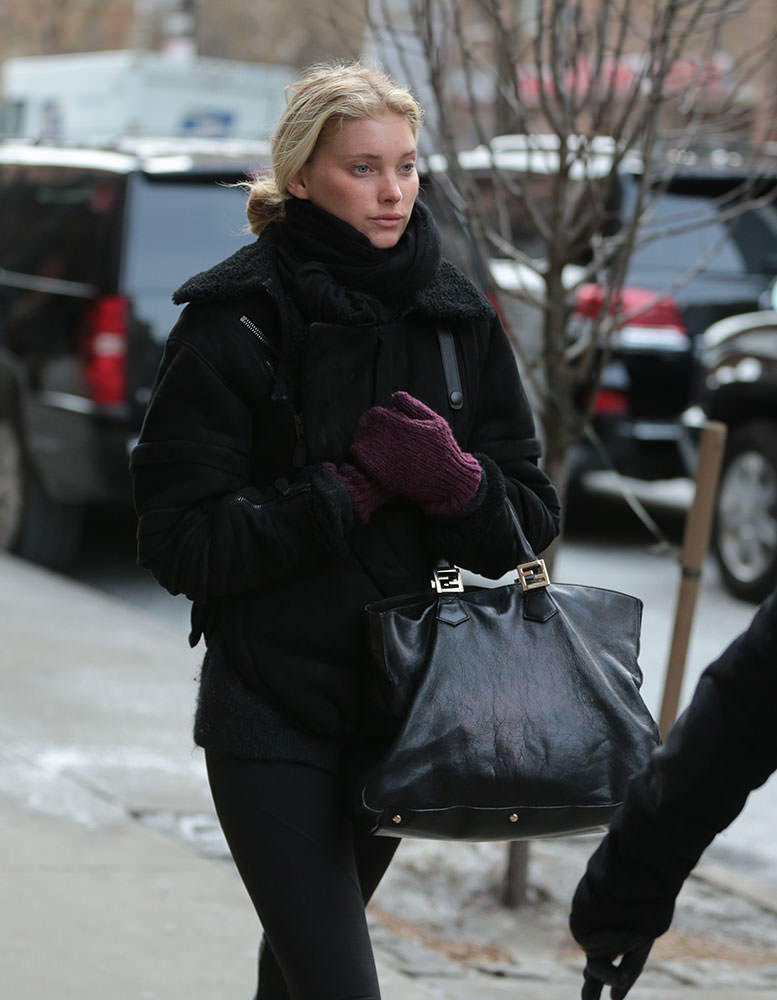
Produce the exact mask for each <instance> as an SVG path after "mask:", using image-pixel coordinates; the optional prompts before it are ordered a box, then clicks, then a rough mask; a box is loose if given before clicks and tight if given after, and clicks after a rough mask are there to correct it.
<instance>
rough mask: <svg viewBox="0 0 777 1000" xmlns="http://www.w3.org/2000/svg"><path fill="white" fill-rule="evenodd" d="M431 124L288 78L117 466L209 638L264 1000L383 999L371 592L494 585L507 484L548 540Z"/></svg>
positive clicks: (527, 447)
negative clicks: (427, 139) (367, 799)
mask: <svg viewBox="0 0 777 1000" xmlns="http://www.w3.org/2000/svg"><path fill="white" fill-rule="evenodd" d="M420 123H421V109H420V108H419V106H418V104H417V103H416V101H415V100H414V99H413V97H412V96H411V95H410V94H409V93H408V92H407V91H406V90H404V89H402V88H400V87H399V86H397V84H396V83H394V82H393V81H392V80H391V79H389V78H388V77H386V76H385V75H383V74H381V73H378V72H375V71H373V70H370V69H368V68H366V67H363V66H360V65H358V64H345V65H329V66H319V67H314V68H313V69H311V70H310V71H309V72H308V73H306V74H305V75H304V76H303V77H302V78H301V79H300V80H299V81H298V82H297V84H296V85H294V86H292V87H291V88H290V90H289V92H288V100H287V107H286V110H285V112H284V114H283V115H282V117H281V120H280V122H279V124H278V127H277V130H276V132H275V135H274V138H273V143H272V149H273V155H272V163H273V170H272V174H271V176H268V177H266V178H261V179H259V180H257V181H256V182H255V183H254V184H253V185H252V187H251V190H250V192H249V197H248V205H247V214H248V219H249V223H250V225H251V228H252V229H253V231H254V232H255V233H256V235H257V237H258V239H257V240H256V242H254V243H252V244H250V245H249V246H247V247H244V248H242V249H240V250H238V251H237V253H235V254H234V255H233V256H232V257H230V258H229V259H228V260H226V261H223V262H222V263H220V264H217V265H216V266H215V267H214V268H212V269H211V270H209V271H207V272H205V273H203V274H199V275H196V276H195V277H193V278H191V279H190V280H189V281H187V282H186V283H185V284H184V285H183V286H182V287H181V288H180V289H178V291H177V292H176V293H175V296H174V299H175V301H176V302H177V303H179V304H184V303H185V304H186V307H185V309H184V310H183V312H182V314H181V317H180V320H179V322H178V323H177V325H176V326H175V328H174V329H173V331H172V332H171V334H170V337H169V340H168V343H167V346H166V350H165V355H164V358H163V361H162V364H161V367H160V370H159V374H158V378H157V382H156V386H155V389H154V392H153V395H152V399H151V402H150V404H149V408H148V412H147V415H146V419H145V422H144V426H143V430H142V433H141V436H140V442H139V444H138V446H137V447H136V449H135V451H134V453H133V456H132V473H133V479H134V491H135V503H136V509H137V513H138V518H139V524H138V551H139V560H140V562H141V564H142V565H144V566H146V567H148V568H149V569H150V570H151V571H152V572H153V573H154V575H155V576H156V577H157V579H158V580H159V582H160V583H161V584H163V586H165V587H166V588H167V589H168V590H170V591H171V592H172V593H184V594H186V595H187V596H188V597H189V598H190V599H191V600H192V602H193V609H192V635H191V637H190V641H191V642H192V643H196V642H197V641H198V640H199V639H200V637H201V636H204V638H205V643H206V647H207V651H206V655H205V659H204V663H203V667H202V672H201V677H200V687H199V698H198V703H197V711H196V718H195V727H194V736H195V740H196V742H197V743H198V744H199V745H200V746H202V747H203V748H204V749H205V754H206V760H207V766H208V775H209V780H210V784H211V789H212V793H213V798H214V802H215V805H216V809H217V812H218V815H219V819H220V822H221V824H222V827H223V829H224V833H225V836H226V838H227V841H228V843H229V846H230V850H231V852H232V855H233V857H234V859H235V862H236V865H237V867H238V869H239V871H240V874H241V877H242V879H243V881H244V883H245V886H246V889H247V891H248V893H249V894H250V896H251V899H252V901H253V903H254V906H255V908H256V911H257V914H258V916H259V919H260V921H261V925H262V929H263V933H264V937H263V941H262V947H261V949H260V961H259V986H258V990H257V993H256V997H257V998H258V1000H286V998H290V997H291V998H294V1000H346V998H348V1000H368V998H369V1000H373V998H377V997H379V995H380V994H379V986H378V981H377V977H376V973H375V964H374V960H373V956H372V949H371V946H370V941H369V936H368V931H367V924H366V920H365V914H364V907H365V903H366V902H367V900H368V899H369V898H370V895H371V894H372V892H373V890H374V889H375V887H376V886H377V884H378V882H379V881H380V879H381V877H382V875H383V873H384V871H385V870H386V867H387V865H388V863H389V861H390V860H391V857H392V855H393V853H394V850H395V848H396V846H397V841H396V840H393V839H391V838H380V837H372V836H370V835H369V833H367V832H366V831H363V830H360V829H355V828H354V826H353V824H352V822H351V820H350V819H349V816H348V812H347V809H346V805H345V797H344V787H345V781H346V776H347V774H348V769H349V766H350V764H352V763H353V756H354V754H355V753H357V751H356V749H355V744H354V734H355V733H356V731H357V729H359V728H360V729H362V730H364V729H365V728H366V729H367V730H369V729H370V728H371V726H370V716H369V712H370V709H369V702H368V700H367V699H366V697H365V694H364V691H365V687H366V686H367V684H368V682H369V655H368V648H367V641H366V634H365V630H364V620H363V615H364V611H363V609H364V606H365V604H367V603H368V602H370V601H373V600H377V599H380V598H383V597H386V596H390V595H393V594H400V593H405V592H407V591H413V590H418V589H422V588H424V587H426V586H428V579H429V571H430V566H431V565H432V564H433V561H434V559H435V553H437V554H439V553H442V552H444V553H445V554H446V555H447V556H448V557H449V558H451V559H453V560H455V561H456V562H457V563H459V564H461V565H464V566H467V567H468V568H470V569H472V570H473V571H475V572H479V573H482V574H484V575H486V576H489V577H499V576H501V575H502V574H503V573H505V572H507V570H508V569H509V568H510V566H511V565H513V564H514V562H515V551H514V547H513V537H512V535H513V533H512V529H511V525H510V521H509V516H508V514H507V511H506V509H505V502H504V501H505V497H506V496H507V495H509V497H510V498H511V499H512V501H513V504H514V506H515V508H516V510H517V511H518V513H519V516H520V517H521V520H522V522H523V526H524V529H525V532H526V534H527V536H528V538H529V541H530V542H531V543H532V545H533V546H534V548H535V549H536V550H538V551H539V550H542V549H543V548H545V547H546V546H547V545H548V543H549V542H550V541H551V540H552V539H553V537H554V536H555V534H556V532H557V530H558V518H559V508H558V502H557V497H556V494H555V491H554V489H553V487H552V486H551V484H550V482H549V481H548V479H547V478H546V476H545V475H544V474H543V473H542V471H541V470H540V469H539V467H538V457H539V446H538V443H537V440H536V438H535V432H534V423H533V419H532V415H531V413H530V411H529V407H528V405H527V402H526V397H525V394H524V391H523V388H522V385H521V382H520V379H519V376H518V373H517V370H516V365H515V361H514V358H513V355H512V352H511V350H510V347H509V345H508V342H507V338H506V336H505V333H504V331H503V329H502V327H501V326H500V323H499V320H498V318H497V315H496V312H495V311H494V309H493V308H492V307H491V305H489V303H488V302H487V300H486V299H485V298H484V297H483V295H482V294H481V293H480V291H478V290H477V289H476V288H475V287H474V286H473V285H472V284H471V283H470V282H469V281H468V280H467V279H466V278H465V277H464V276H463V275H462V274H461V273H460V272H458V271H457V270H456V269H455V268H454V267H453V266H452V265H451V264H449V263H448V262H447V261H446V260H445V258H444V255H443V253H442V252H441V247H440V238H439V235H438V232H437V229H436V227H435V224H434V221H433V219H432V217H431V215H430V212H429V210H428V209H427V208H426V207H425V206H424V204H423V201H422V200H421V199H419V198H418V190H419V180H418V173H417V168H416V141H417V136H418V129H419V127H420ZM440 328H444V329H445V330H446V331H449V332H450V334H451V335H452V337H453V343H454V345H455V356H456V357H455V361H456V368H457V378H458V380H459V382H460V391H459V390H457V393H456V394H455V395H456V398H455V399H454V398H452V396H451V393H450V391H449V386H448V384H447V383H446V377H445V373H444V369H443V364H442V360H441V355H440V345H439V342H438V330H439V329H440Z"/></svg>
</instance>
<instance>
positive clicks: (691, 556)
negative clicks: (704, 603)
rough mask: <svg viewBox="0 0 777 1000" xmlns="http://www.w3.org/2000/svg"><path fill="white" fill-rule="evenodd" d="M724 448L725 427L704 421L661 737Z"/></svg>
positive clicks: (673, 701)
mask: <svg viewBox="0 0 777 1000" xmlns="http://www.w3.org/2000/svg"><path fill="white" fill-rule="evenodd" d="M725 444H726V425H725V424H723V423H720V422H719V421H716V420H708V421H707V422H706V423H705V424H704V426H703V428H702V431H701V440H700V443H699V464H698V466H697V469H696V480H695V483H696V488H695V493H694V499H693V504H692V505H691V509H690V511H689V513H688V519H687V521H686V523H685V534H684V537H683V551H682V565H681V576H680V590H679V594H678V598H677V607H676V609H675V621H674V632H673V634H672V645H671V648H670V651H669V662H668V663H667V668H666V679H665V681H664V696H663V701H662V704H661V714H660V717H659V720H658V728H659V729H660V730H661V734H662V735H663V736H665V735H666V734H667V732H668V731H669V729H670V727H671V726H672V723H673V722H674V720H675V719H676V718H677V707H678V705H679V702H680V692H681V690H682V685H683V675H684V673H685V660H686V656H687V654H688V641H689V638H690V634H691V625H692V624H693V615H694V610H695V607H696V596H697V593H698V590H699V582H700V579H701V571H702V566H703V565H704V559H705V557H706V555H707V551H708V549H709V539H710V529H711V527H712V517H713V514H714V511H715V497H716V494H717V488H718V476H719V475H720V466H721V462H722V460H723V449H724V447H725Z"/></svg>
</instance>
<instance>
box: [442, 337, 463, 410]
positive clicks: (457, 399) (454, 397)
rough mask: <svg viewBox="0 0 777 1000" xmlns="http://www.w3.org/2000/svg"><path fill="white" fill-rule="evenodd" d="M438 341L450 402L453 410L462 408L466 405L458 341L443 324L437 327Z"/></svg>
mask: <svg viewBox="0 0 777 1000" xmlns="http://www.w3.org/2000/svg"><path fill="white" fill-rule="evenodd" d="M437 342H438V343H439V345H440V356H441V357H442V370H443V372H444V374H445V386H446V388H447V390H448V402H449V404H450V407H451V409H452V410H460V409H461V408H462V406H463V405H464V393H463V392H462V391H461V377H460V374H459V359H458V358H457V356H456V341H455V340H454V339H453V334H452V333H451V331H450V330H448V329H446V328H445V327H443V326H438V327H437Z"/></svg>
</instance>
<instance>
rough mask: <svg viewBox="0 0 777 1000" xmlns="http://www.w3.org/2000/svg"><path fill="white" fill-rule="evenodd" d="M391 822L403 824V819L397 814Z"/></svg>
mask: <svg viewBox="0 0 777 1000" xmlns="http://www.w3.org/2000/svg"><path fill="white" fill-rule="evenodd" d="M391 822H392V823H401V822H402V817H401V816H400V815H399V813H397V814H396V816H392V817H391Z"/></svg>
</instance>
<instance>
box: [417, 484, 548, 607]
mask: <svg viewBox="0 0 777 1000" xmlns="http://www.w3.org/2000/svg"><path fill="white" fill-rule="evenodd" d="M505 506H506V507H507V512H508V514H509V515H510V520H511V521H512V525H513V530H514V531H515V536H516V538H517V540H518V558H519V560H520V561H519V563H518V565H517V566H516V571H517V573H518V576H517V577H516V580H515V582H516V583H519V584H520V585H521V590H523V591H524V592H526V591H527V590H539V589H544V588H545V587H547V586H548V584H549V583H550V576H549V575H548V570H547V567H546V566H545V560H544V559H538V558H537V556H535V554H534V551H533V549H532V547H531V545H529V541H528V539H527V537H526V535H525V533H524V530H523V525H522V524H521V522H520V520H519V518H518V515H517V513H516V511H515V507H514V506H513V504H512V501H511V500H510V498H509V497H505ZM431 585H432V589H433V590H436V591H437V593H438V594H456V593H459V594H460V593H462V592H463V590H464V582H463V580H462V578H461V570H460V569H459V568H458V567H457V566H454V565H452V564H451V562H450V561H449V560H446V559H441V560H439V561H438V563H437V565H436V566H435V568H434V572H433V574H432V583H431Z"/></svg>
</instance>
